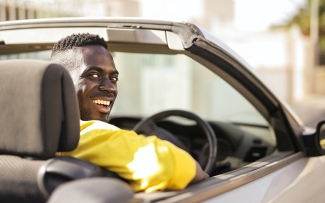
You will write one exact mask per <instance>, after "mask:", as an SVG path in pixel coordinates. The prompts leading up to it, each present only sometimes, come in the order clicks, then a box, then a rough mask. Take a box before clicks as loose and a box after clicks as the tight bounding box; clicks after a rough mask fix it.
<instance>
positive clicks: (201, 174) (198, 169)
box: [191, 161, 209, 183]
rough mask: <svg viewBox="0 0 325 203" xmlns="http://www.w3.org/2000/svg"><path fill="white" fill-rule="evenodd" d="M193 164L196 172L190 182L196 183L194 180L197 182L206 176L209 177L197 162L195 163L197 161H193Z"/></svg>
mask: <svg viewBox="0 0 325 203" xmlns="http://www.w3.org/2000/svg"><path fill="white" fill-rule="evenodd" d="M195 164H196V174H195V176H194V178H193V179H192V181H191V183H196V182H198V181H201V180H203V179H206V178H208V177H209V175H208V174H206V173H205V172H204V171H203V170H202V168H201V166H200V165H199V163H197V162H196V161H195Z"/></svg>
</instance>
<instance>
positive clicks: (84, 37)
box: [52, 33, 107, 56]
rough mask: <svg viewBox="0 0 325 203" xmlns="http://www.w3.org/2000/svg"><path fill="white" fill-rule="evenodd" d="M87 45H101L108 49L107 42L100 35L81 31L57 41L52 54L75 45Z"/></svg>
mask: <svg viewBox="0 0 325 203" xmlns="http://www.w3.org/2000/svg"><path fill="white" fill-rule="evenodd" d="M87 45H100V46H103V47H105V49H107V44H106V42H105V40H104V39H103V38H102V37H99V35H94V34H89V33H79V34H72V35H69V36H67V37H65V38H63V39H61V40H60V41H58V42H57V43H55V44H54V46H53V48H52V56H53V55H54V54H55V53H57V52H63V51H66V50H68V49H72V48H74V47H83V46H87Z"/></svg>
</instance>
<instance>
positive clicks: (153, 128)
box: [133, 110, 217, 174]
mask: <svg viewBox="0 0 325 203" xmlns="http://www.w3.org/2000/svg"><path fill="white" fill-rule="evenodd" d="M169 116H179V117H183V118H187V119H190V120H194V121H196V123H197V124H198V125H199V126H200V127H201V128H202V130H203V132H204V134H205V136H206V137H207V139H208V143H209V158H208V161H207V164H206V166H205V168H204V172H206V173H207V174H210V172H211V171H212V169H213V167H214V163H215V162H216V157H217V138H216V135H215V134H214V131H213V129H212V127H211V126H210V124H209V123H208V122H206V121H204V120H203V119H202V118H200V117H199V116H197V115H196V114H194V113H191V112H189V111H183V110H168V111H163V112H159V113H157V114H154V115H152V116H150V117H148V118H144V119H142V120H141V121H140V122H139V123H138V124H137V125H135V126H134V128H133V130H134V131H135V132H137V133H138V134H145V135H156V136H157V137H158V138H159V139H162V140H167V141H169V142H171V143H173V144H174V145H176V146H178V147H180V148H182V149H184V150H185V151H187V150H186V148H185V146H184V144H183V143H182V142H180V141H179V140H178V139H177V138H176V137H175V136H174V135H173V134H172V133H170V132H168V131H167V130H165V129H163V128H160V127H158V126H157V124H156V123H157V122H158V121H160V120H162V119H164V118H167V117H169Z"/></svg>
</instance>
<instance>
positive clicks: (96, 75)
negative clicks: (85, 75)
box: [89, 73, 99, 78]
mask: <svg viewBox="0 0 325 203" xmlns="http://www.w3.org/2000/svg"><path fill="white" fill-rule="evenodd" d="M89 76H90V77H93V78H99V75H98V74H97V73H90V74H89Z"/></svg>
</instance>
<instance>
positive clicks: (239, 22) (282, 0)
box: [234, 0, 306, 31]
mask: <svg viewBox="0 0 325 203" xmlns="http://www.w3.org/2000/svg"><path fill="white" fill-rule="evenodd" d="M234 2H235V25H236V27H238V28H239V29H240V30H247V31H262V30H266V29H267V28H268V27H269V26H271V25H272V24H279V23H281V22H283V21H284V20H286V19H288V17H289V16H292V15H294V13H295V12H296V11H297V9H299V8H300V7H302V6H303V5H305V2H306V0H234Z"/></svg>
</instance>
